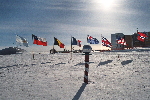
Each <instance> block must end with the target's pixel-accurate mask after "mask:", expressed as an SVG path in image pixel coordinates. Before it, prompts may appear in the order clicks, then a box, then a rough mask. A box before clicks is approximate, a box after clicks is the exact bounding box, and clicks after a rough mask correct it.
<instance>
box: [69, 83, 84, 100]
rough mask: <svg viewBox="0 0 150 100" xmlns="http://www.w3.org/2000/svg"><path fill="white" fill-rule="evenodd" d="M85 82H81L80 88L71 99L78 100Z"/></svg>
mask: <svg viewBox="0 0 150 100" xmlns="http://www.w3.org/2000/svg"><path fill="white" fill-rule="evenodd" d="M86 85H87V84H86V83H83V84H82V86H81V87H80V89H79V90H78V92H77V93H76V95H75V96H74V98H73V99H72V100H78V99H79V98H80V96H81V94H82V92H83V91H84V89H85V87H86Z"/></svg>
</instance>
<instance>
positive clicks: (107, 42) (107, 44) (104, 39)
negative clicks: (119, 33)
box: [102, 37, 112, 48]
mask: <svg viewBox="0 0 150 100" xmlns="http://www.w3.org/2000/svg"><path fill="white" fill-rule="evenodd" d="M102 45H103V46H106V47H110V48H111V47H112V45H111V43H110V42H109V41H108V40H107V39H106V38H104V37H102Z"/></svg>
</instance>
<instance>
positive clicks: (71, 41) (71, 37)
mask: <svg viewBox="0 0 150 100" xmlns="http://www.w3.org/2000/svg"><path fill="white" fill-rule="evenodd" d="M71 59H72V36H71V58H70V60H71Z"/></svg>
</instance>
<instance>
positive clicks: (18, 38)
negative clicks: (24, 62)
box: [16, 35, 28, 47]
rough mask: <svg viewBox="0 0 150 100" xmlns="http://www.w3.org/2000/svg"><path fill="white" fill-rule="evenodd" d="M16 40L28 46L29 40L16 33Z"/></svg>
mask: <svg viewBox="0 0 150 100" xmlns="http://www.w3.org/2000/svg"><path fill="white" fill-rule="evenodd" d="M16 42H17V43H18V44H20V45H23V46H26V47H28V42H27V40H26V39H25V38H23V37H21V36H18V35H16Z"/></svg>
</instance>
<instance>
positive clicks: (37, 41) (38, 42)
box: [32, 34, 47, 46]
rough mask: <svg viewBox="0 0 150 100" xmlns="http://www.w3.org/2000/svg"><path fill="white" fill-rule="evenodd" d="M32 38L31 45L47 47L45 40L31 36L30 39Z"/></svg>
mask: <svg viewBox="0 0 150 100" xmlns="http://www.w3.org/2000/svg"><path fill="white" fill-rule="evenodd" d="M33 38H34V41H33V44H37V45H43V46H47V41H46V39H45V38H40V37H37V36H35V35H33V34H32V39H33Z"/></svg>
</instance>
